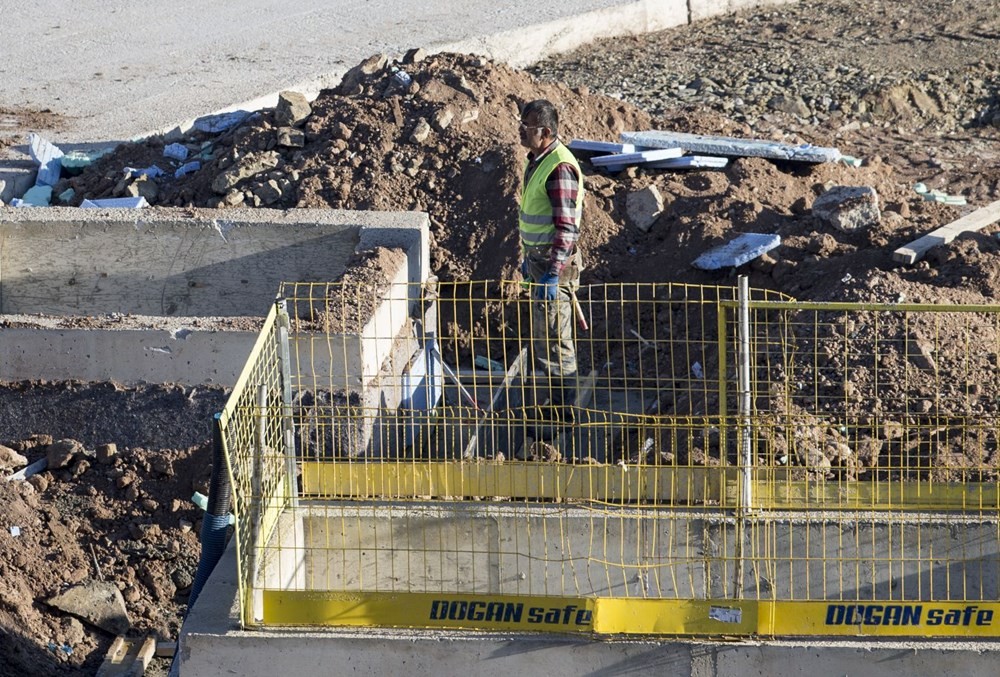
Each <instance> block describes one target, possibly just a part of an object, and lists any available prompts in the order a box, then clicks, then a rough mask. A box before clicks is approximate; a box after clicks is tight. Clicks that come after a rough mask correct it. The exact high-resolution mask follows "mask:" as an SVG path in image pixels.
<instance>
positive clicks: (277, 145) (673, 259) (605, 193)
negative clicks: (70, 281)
mask: <svg viewBox="0 0 1000 677" xmlns="http://www.w3.org/2000/svg"><path fill="white" fill-rule="evenodd" d="M399 73H404V74H405V77H403V76H400V75H398V74H399ZM538 97H545V98H548V99H551V100H552V101H553V102H554V103H555V104H556V105H557V106H558V107H559V109H560V111H561V116H562V118H561V119H562V129H561V130H560V132H561V136H562V137H563V138H564V139H567V140H568V139H571V138H590V139H604V140H607V139H616V138H617V137H618V134H619V133H620V132H621V131H623V130H629V129H649V128H663V129H676V130H682V131H688V132H696V133H706V134H722V135H733V136H741V137H753V136H754V134H755V131H756V130H755V129H754V128H752V127H751V126H749V125H748V124H747V123H745V122H735V121H733V120H730V119H728V118H726V117H724V116H722V115H720V114H717V113H713V112H707V111H701V112H698V113H692V112H684V111H682V112H674V113H672V114H668V115H664V116H661V117H659V118H657V119H655V120H654V119H652V118H650V116H649V115H648V114H646V113H645V112H643V111H642V110H641V109H639V108H637V107H635V106H633V105H631V104H628V103H625V102H622V101H620V100H617V99H614V98H611V97H607V96H603V95H599V94H595V93H592V92H590V91H589V90H587V89H586V88H584V87H581V88H576V89H569V88H567V87H565V86H563V85H560V84H556V83H545V82H541V81H539V80H537V79H536V78H535V77H534V76H532V75H529V74H528V73H525V72H522V71H518V70H515V69H512V68H509V67H507V66H505V65H502V64H498V63H494V62H490V61H486V60H483V59H481V58H479V57H473V56H468V55H459V54H439V55H435V56H433V57H428V58H424V59H418V60H413V59H410V60H407V61H406V62H405V63H397V62H392V61H388V60H386V59H384V58H379V57H373V58H372V59H369V60H368V61H366V62H364V63H362V64H360V65H359V66H358V67H357V68H355V69H354V70H352V71H351V73H349V74H348V75H347V76H345V79H344V82H342V83H341V85H340V86H339V87H337V88H336V89H332V90H324V91H323V92H322V93H321V94H320V95H319V96H318V98H317V99H316V100H315V101H314V102H313V103H312V106H311V112H309V114H308V115H307V116H306V117H304V118H303V119H302V120H300V121H298V123H297V124H298V125H299V128H297V129H296V128H294V127H289V125H288V120H287V115H286V114H284V113H283V112H281V111H280V110H279V109H272V110H265V111H262V112H260V113H259V114H254V115H251V116H249V117H248V118H247V119H246V120H244V121H243V122H242V123H241V124H239V125H237V126H235V127H233V128H231V129H229V130H227V131H225V132H223V133H220V134H212V133H207V132H199V131H197V130H195V131H193V132H192V133H191V134H189V135H188V136H186V137H185V138H184V139H183V140H182V141H183V144H184V145H185V147H186V148H187V149H188V150H189V152H190V154H191V155H190V157H196V156H197V157H200V158H202V160H201V162H202V167H201V169H199V170H197V171H195V172H193V173H190V174H186V175H184V176H181V177H179V178H175V177H174V176H173V172H174V169H175V168H176V167H177V166H180V165H181V164H182V162H184V161H190V160H189V159H186V160H184V161H182V160H169V159H167V158H165V157H164V155H163V149H164V146H165V145H166V143H167V140H165V139H163V138H152V139H149V140H146V141H144V142H142V143H136V144H128V145H125V146H122V147H120V148H119V149H118V150H117V151H116V152H114V153H113V154H111V155H109V156H106V157H104V158H102V159H101V160H100V161H98V163H97V164H96V165H95V166H94V167H92V168H91V169H89V170H87V171H85V172H84V173H83V174H82V175H80V176H78V177H75V178H71V179H68V180H66V181H65V186H59V187H57V189H56V192H57V193H59V192H61V189H63V188H64V187H72V188H73V189H74V192H75V196H74V198H73V202H74V203H79V201H81V200H82V199H84V198H100V197H117V196H120V195H124V194H129V193H130V192H131V193H135V194H138V193H140V192H141V193H142V194H144V195H146V196H147V199H149V201H150V202H152V203H154V204H158V205H173V206H184V207H216V208H219V207H222V208H224V207H226V206H237V205H241V206H242V205H251V206H262V207H270V208H289V207H332V208H342V209H359V210H423V211H426V212H428V213H429V214H430V218H431V223H432V266H433V268H434V269H435V271H436V273H437V274H438V275H439V276H440V277H441V278H442V279H445V280H447V279H491V278H498V277H512V276H513V275H514V272H513V271H514V263H515V261H516V258H517V233H516V227H515V224H516V206H515V205H516V202H515V200H516V192H517V190H518V185H517V184H518V179H517V177H518V174H519V171H520V167H521V163H522V162H523V157H524V156H523V149H521V148H520V147H519V145H518V144H517V141H516V139H517V130H516V125H517V121H518V110H519V106H521V105H523V103H525V102H526V101H528V100H531V99H534V98H538ZM279 120H281V121H280V122H279ZM808 131H810V130H803V129H800V133H798V134H788V133H784V134H782V133H778V132H776V131H775V132H774V133H773V134H772V136H774V137H776V138H777V140H780V141H783V142H788V143H801V142H804V141H814V142H823V141H826V140H827V139H825V138H824V132H823V131H822V130H820V129H818V128H816V129H812V130H811V131H813V132H814V133H815V136H816V137H817V138H808V137H807V136H805V134H806V132H808ZM295 136H297V137H298V140H294V139H293V138H292V137H295ZM288 144H290V145H288ZM154 165H155V166H156V167H159V168H160V169H164V170H165V174H164V175H163V176H159V177H138V178H137V177H136V175H135V173H134V172H133V173H131V174H129V173H128V170H127V169H126V168H140V169H142V168H147V167H151V166H154ZM585 170H586V172H587V178H586V183H587V186H588V193H587V201H586V206H585V221H584V227H583V236H582V242H581V249H582V250H583V254H584V266H585V269H586V272H585V273H584V282H585V283H594V282H626V281H662V280H664V279H667V280H671V281H679V282H689V283H718V282H720V281H724V280H726V279H727V276H728V274H729V271H725V272H723V273H714V272H703V271H699V270H696V269H694V268H692V267H691V262H692V261H693V260H694V259H695V258H697V256H698V255H699V254H701V253H702V252H704V251H705V249H706V248H708V247H711V246H715V245H718V244H722V243H724V242H726V241H728V240H730V239H732V238H733V237H735V236H736V235H738V234H740V233H744V232H763V233H777V234H778V235H780V236H781V237H782V246H781V247H780V249H778V250H776V251H775V252H773V253H772V256H771V259H764V260H763V261H762V262H760V263H759V264H757V265H756V266H755V269H754V270H753V271H752V272H751V275H752V280H751V283H752V284H753V285H755V286H760V287H766V288H772V289H775V290H778V291H782V292H785V293H788V294H790V295H792V296H796V297H799V298H808V299H819V300H825V299H834V298H837V299H841V300H843V299H844V298H851V299H854V300H871V301H878V300H885V299H886V298H890V297H891V298H895V297H897V296H898V294H899V293H900V290H903V289H904V288H905V289H906V294H907V296H908V298H911V299H916V298H923V299H931V298H934V297H935V296H936V295H937V294H938V293H939V290H940V288H941V287H947V286H949V285H951V284H952V283H953V282H954V283H957V282H959V281H960V280H961V279H962V278H966V279H974V280H975V284H974V285H969V286H962V287H958V286H956V287H954V288H953V290H952V292H951V293H950V295H949V299H948V300H949V302H979V301H983V300H985V299H992V298H995V297H996V295H997V292H998V290H1000V287H998V286H997V281H996V276H995V275H992V274H991V273H990V272H989V271H990V270H993V269H994V268H995V266H991V265H990V264H991V263H992V262H995V260H996V259H995V258H994V257H995V255H996V253H997V247H996V245H995V243H994V241H992V240H991V239H990V238H987V237H984V236H981V235H980V236H968V237H969V238H972V239H975V240H976V242H977V246H976V253H975V255H973V256H971V257H970V256H964V255H962V253H961V252H962V251H964V250H963V248H962V247H961V246H959V247H955V248H953V249H952V250H951V253H949V254H948V255H946V256H943V257H940V256H939V257H937V258H936V259H935V264H934V269H933V270H931V269H929V268H928V267H926V266H918V267H917V268H915V269H904V268H901V267H899V266H898V265H897V264H895V263H893V261H892V258H891V253H892V251H893V250H894V249H895V248H896V247H899V246H901V245H903V244H906V243H907V242H909V241H911V240H913V239H915V238H916V237H918V236H920V235H921V234H923V233H924V232H926V231H928V230H931V229H933V228H935V227H937V226H939V225H942V224H944V223H947V222H949V221H951V220H953V219H954V218H957V216H958V215H959V213H960V212H959V210H957V209H956V208H955V207H952V206H945V205H941V204H938V203H931V202H926V201H925V200H923V199H922V198H921V197H920V196H919V195H917V194H916V193H915V192H913V191H912V189H911V186H910V182H909V180H908V177H901V176H900V175H899V174H898V172H897V170H896V167H895V166H894V165H892V164H890V163H889V162H888V161H883V159H882V158H881V157H879V156H873V157H871V158H869V159H868V160H867V161H866V162H865V164H864V166H862V167H859V168H853V167H848V166H846V165H843V164H830V163H827V164H820V165H803V164H798V163H778V162H771V161H767V160H762V159H754V158H744V159H736V160H733V161H731V162H730V164H729V166H728V167H727V168H726V169H725V170H723V171H700V170H694V171H688V172H666V171H648V170H641V169H629V170H626V171H625V172H622V173H620V174H617V175H607V174H603V173H600V172H598V171H596V170H593V169H592V168H590V167H589V165H586V163H585ZM220 177H222V178H221V179H220ZM227 177H228V178H227ZM241 177H242V178H241ZM650 185H654V186H656V187H657V189H658V190H659V192H660V193H661V195H663V197H664V201H665V208H664V210H663V213H662V215H661V216H660V217H659V218H658V219H657V221H656V223H655V224H654V225H653V227H652V228H651V229H650V230H649V231H648V232H645V231H643V230H640V229H638V228H634V227H632V225H631V224H630V222H629V218H628V216H627V210H626V202H627V200H628V197H629V195H630V194H632V193H635V192H638V191H640V190H642V189H644V188H646V187H648V186H650ZM835 185H843V186H870V187H872V188H874V189H875V190H876V191H877V193H878V195H879V196H880V201H881V204H882V206H883V208H884V218H883V219H882V222H881V225H880V226H878V227H876V228H873V229H870V230H867V231H864V232H861V233H851V234H847V233H842V232H839V231H837V230H834V229H832V228H830V227H829V226H824V225H822V224H821V223H820V222H819V221H817V219H815V218H814V217H813V215H812V213H811V210H810V208H811V206H812V202H813V201H814V200H815V198H816V197H817V196H818V195H820V194H822V193H823V192H824V191H825V190H826V189H827V188H829V187H831V186H835ZM150 186H154V187H153V188H152V189H151V188H150ZM980 265H983V266H984V267H983V268H982V269H979V266H980ZM848 273H849V275H848ZM970 273H971V274H970ZM977 273H978V274H977ZM872 277H877V278H878V279H880V280H881V281H882V284H881V285H880V286H878V287H873V286H872V285H870V284H868V283H869V282H870V280H871V278H872ZM845 279H846V280H848V281H853V283H849V282H843V283H842V282H841V280H845Z"/></svg>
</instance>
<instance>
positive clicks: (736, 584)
mask: <svg viewBox="0 0 1000 677" xmlns="http://www.w3.org/2000/svg"><path fill="white" fill-rule="evenodd" d="M737 305H738V308H737V325H738V327H737V337H738V339H739V343H738V345H737V348H736V358H737V363H738V365H739V372H738V377H737V387H738V389H739V402H738V405H737V407H738V409H739V411H738V414H739V424H738V425H739V428H738V432H737V435H736V439H737V440H739V443H740V448H739V467H740V498H739V501H738V502H737V505H736V571H735V576H734V578H735V580H734V581H733V588H734V590H733V592H734V596H735V597H736V599H742V597H743V579H744V578H745V576H746V556H747V552H748V550H749V549H750V548H749V547H748V545H749V544H748V539H749V519H748V518H749V516H750V511H751V509H752V507H753V482H752V479H753V447H752V445H751V440H750V405H751V399H750V281H749V279H748V278H747V276H746V275H741V276H740V278H739V289H738V291H737Z"/></svg>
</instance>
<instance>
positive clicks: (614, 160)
mask: <svg viewBox="0 0 1000 677" xmlns="http://www.w3.org/2000/svg"><path fill="white" fill-rule="evenodd" d="M683 154H684V151H683V150H681V149H680V148H655V149H653V150H637V151H635V152H632V153H617V154H615V155H601V156H598V157H595V158H591V160H590V164H592V165H594V166H597V167H606V166H608V165H613V166H619V165H638V164H643V163H646V162H657V161H658V160H669V159H671V158H678V157H680V156H681V155H683Z"/></svg>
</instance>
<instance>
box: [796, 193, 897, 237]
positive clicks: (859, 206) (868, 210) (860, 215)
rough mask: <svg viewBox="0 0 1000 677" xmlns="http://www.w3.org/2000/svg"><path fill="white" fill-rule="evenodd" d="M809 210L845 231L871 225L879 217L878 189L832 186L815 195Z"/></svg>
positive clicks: (879, 220)
mask: <svg viewBox="0 0 1000 677" xmlns="http://www.w3.org/2000/svg"><path fill="white" fill-rule="evenodd" d="M812 213H813V216H815V217H816V218H817V219H819V220H820V221H822V222H824V223H827V224H829V225H831V226H833V227H834V228H836V229H837V230H840V231H843V232H845V233H852V232H854V231H858V230H864V229H867V228H871V227H872V226H876V225H878V224H879V223H880V222H881V221H882V212H881V211H880V210H879V199H878V193H876V192H875V189H874V188H871V187H869V186H834V187H833V188H830V189H829V190H828V191H826V192H825V193H823V194H822V195H820V196H819V197H818V198H816V200H815V201H814V202H813V206H812Z"/></svg>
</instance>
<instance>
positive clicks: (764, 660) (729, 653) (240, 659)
mask: <svg viewBox="0 0 1000 677" xmlns="http://www.w3.org/2000/svg"><path fill="white" fill-rule="evenodd" d="M235 560H236V558H235V548H233V547H232V546H230V548H229V550H228V551H227V552H226V554H225V556H224V557H223V559H222V560H221V561H220V562H219V565H218V566H217V567H216V571H215V573H214V574H213V575H212V577H211V579H210V580H209V582H208V585H206V587H205V590H204V592H202V594H201V596H200V597H199V598H198V602H197V604H196V605H195V606H194V608H193V609H192V610H191V613H190V614H189V615H188V617H187V619H186V620H185V623H184V626H183V628H182V630H181V636H180V639H179V644H178V653H177V658H176V660H175V665H174V669H175V674H179V675H181V676H182V677H189V676H198V677H201V676H206V677H208V676H214V675H223V674H238V675H242V676H243V677H258V676H259V677H272V676H273V675H276V674H278V675H280V674H294V675H296V676H297V677H313V676H316V677H319V676H325V675H330V674H351V675H361V676H363V675H371V676H376V675H377V676H381V675H403V674H407V675H409V674H417V675H419V674H429V675H477V676H479V675H482V676H483V677H510V676H511V675H518V674H523V675H588V676H607V677H611V676H613V675H633V674H635V675H646V674H656V675H671V676H678V677H734V676H737V675H767V676H768V677H814V676H816V675H837V676H840V675H865V676H866V677H899V675H935V676H937V675H940V676H941V677H949V676H955V677H969V676H974V677H979V676H982V677H992V676H993V675H995V674H996V666H997V665H998V662H1000V646H997V645H996V644H995V643H989V642H972V641H968V642H935V641H909V642H902V641H878V640H872V639H867V640H864V641H824V640H820V639H810V640H807V641H768V642H758V641H736V640H730V641H726V642H712V641H683V640H661V641H654V640H644V639H634V640H618V641H616V640H614V639H605V640H603V641H599V642H598V641H592V640H589V639H586V638H580V637H571V636H559V635H544V634H516V633H463V632H460V631H455V632H419V631H412V632H407V631H379V630H366V631H356V632H329V631H326V632H323V631H317V632H303V631H298V630H282V629H270V630H265V631H243V630H240V629H239V623H238V618H239V615H238V604H237V585H236V576H235V568H236V561H235ZM262 647H264V648H263V649H262Z"/></svg>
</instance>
